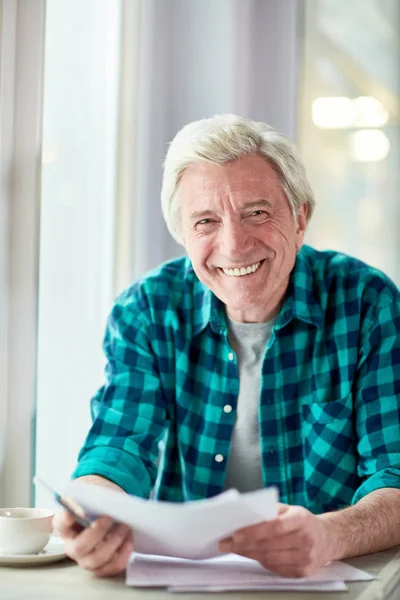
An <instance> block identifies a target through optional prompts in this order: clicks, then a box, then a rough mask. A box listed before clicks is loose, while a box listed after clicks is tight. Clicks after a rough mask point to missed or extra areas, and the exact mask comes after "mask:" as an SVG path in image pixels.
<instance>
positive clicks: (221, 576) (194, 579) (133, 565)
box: [126, 553, 374, 589]
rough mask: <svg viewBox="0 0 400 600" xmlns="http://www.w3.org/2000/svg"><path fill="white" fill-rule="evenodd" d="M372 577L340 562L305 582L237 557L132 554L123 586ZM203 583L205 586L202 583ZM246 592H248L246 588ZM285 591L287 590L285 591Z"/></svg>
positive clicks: (284, 582)
mask: <svg viewBox="0 0 400 600" xmlns="http://www.w3.org/2000/svg"><path fill="white" fill-rule="evenodd" d="M371 579H374V577H373V576H372V575H370V574H369V573H366V572H365V571H361V570H360V569H356V568H355V567H352V566H350V565H347V564H345V563H342V562H338V561H335V562H332V563H330V564H328V565H326V566H324V567H321V568H320V569H319V570H318V571H317V572H316V573H315V574H314V575H312V576H311V577H305V578H287V577H280V576H279V575H277V574H275V573H273V572H272V571H269V570H267V569H265V568H264V567H262V566H261V565H260V564H259V563H258V562H257V561H255V560H252V559H250V558H244V557H242V556H238V555H237V554H223V555H220V556H219V557H217V558H212V559H208V560H185V559H180V558H173V557H166V556H151V555H141V554H137V553H135V554H134V555H133V558H132V560H131V561H130V563H129V564H128V567H127V573H126V583H127V584H128V585H133V586H135V587H167V588H171V587H174V588H175V587H185V588H189V587H190V588H193V587H203V588H204V587H206V588H208V587H219V588H222V587H223V588H224V589H227V587H229V589H233V588H235V589H236V588H237V589H240V588H243V586H248V585H252V586H265V585H271V586H277V587H279V586H281V585H285V586H288V585H294V586H299V585H301V584H303V583H304V584H315V585H317V584H319V583H332V582H333V583H334V582H337V581H339V582H340V581H344V580H345V581H370V580H371ZM205 582H206V583H205ZM246 589H248V588H247V587H246ZM285 589H286V588H285Z"/></svg>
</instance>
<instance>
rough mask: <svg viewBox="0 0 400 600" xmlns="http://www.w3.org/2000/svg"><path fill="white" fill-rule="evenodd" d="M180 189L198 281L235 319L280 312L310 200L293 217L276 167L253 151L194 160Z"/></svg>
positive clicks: (184, 227)
mask: <svg viewBox="0 0 400 600" xmlns="http://www.w3.org/2000/svg"><path fill="white" fill-rule="evenodd" d="M178 194H179V201H180V210H181V226H182V236H183V241H184V246H185V249H186V252H187V253H188V256H189V258H190V259H191V261H192V265H193V269H194V271H195V272H196V275H197V276H198V278H199V279H200V281H202V282H203V283H204V284H205V285H206V286H207V287H209V288H210V289H211V290H212V291H213V292H214V294H215V295H216V296H217V297H218V298H219V299H220V300H221V301H222V302H223V303H224V304H226V306H227V312H228V314H229V316H230V317H231V318H233V319H234V320H235V321H242V322H262V321H266V320H268V319H269V318H271V317H273V316H274V315H275V314H277V312H279V309H280V306H281V304H282V301H283V298H284V295H285V292H286V289H287V285H288V282H289V275H290V272H291V270H292V269H293V266H294V263H295V259H296V250H297V249H299V248H300V247H301V245H302V243H303V237H304V230H305V226H306V214H307V206H306V204H303V205H302V206H301V208H300V210H299V214H298V217H297V219H296V220H294V219H293V215H292V212H291V209H290V205H289V202H288V200H287V198H286V196H285V193H284V192H283V190H282V187H281V184H280V182H279V179H278V176H277V174H276V173H275V171H274V170H273V168H272V167H271V165H270V164H269V163H268V162H267V161H266V160H264V159H262V158H261V157H260V156H254V155H252V156H246V157H245V158H243V159H241V160H238V161H235V162H230V163H227V164H226V165H223V166H220V165H215V164H211V163H195V164H193V165H191V166H190V167H189V168H188V169H187V170H186V171H185V173H184V174H183V176H182V179H181V181H180V184H179V190H178Z"/></svg>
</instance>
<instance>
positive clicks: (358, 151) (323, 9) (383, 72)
mask: <svg viewBox="0 0 400 600" xmlns="http://www.w3.org/2000/svg"><path fill="white" fill-rule="evenodd" d="M399 23H400V3H399V2H398V1H397V0H369V1H368V2H365V1H363V0H353V1H352V2H348V1H347V0H307V1H306V2H305V31H304V40H305V42H304V43H305V48H304V64H303V69H302V73H303V75H302V86H301V114H300V131H299V133H300V140H299V141H300V148H301V153H302V156H303V159H304V161H305V163H306V167H307V171H308V175H309V178H310V181H311V184H312V186H313V188H314V191H315V193H316V199H317V207H316V211H315V215H314V216H313V218H312V221H311V223H310V229H309V231H308V234H307V240H308V242H309V243H310V244H311V245H314V246H315V247H317V248H318V249H325V248H333V249H336V250H340V251H343V252H346V253H348V254H351V255H354V256H357V257H358V258H360V259H362V260H364V261H366V262H367V263H369V264H371V265H373V266H375V267H377V268H379V269H382V270H383V271H385V272H386V273H387V274H388V275H389V276H390V277H392V279H394V280H395V281H396V282H397V283H398V284H399V283H400V265H399V261H398V256H399V253H400V227H399V225H400V205H399V202H398V189H399V169H398V165H399V164H400V122H399V120H400V64H399V61H400V36H399V29H400V25H399Z"/></svg>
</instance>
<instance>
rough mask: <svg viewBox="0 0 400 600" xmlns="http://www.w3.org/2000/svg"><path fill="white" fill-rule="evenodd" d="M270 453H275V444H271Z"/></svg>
mask: <svg viewBox="0 0 400 600" xmlns="http://www.w3.org/2000/svg"><path fill="white" fill-rule="evenodd" d="M269 453H270V454H275V448H274V447H273V446H271V448H270V449H269Z"/></svg>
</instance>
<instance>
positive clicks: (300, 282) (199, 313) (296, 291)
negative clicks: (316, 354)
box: [186, 246, 323, 335]
mask: <svg viewBox="0 0 400 600" xmlns="http://www.w3.org/2000/svg"><path fill="white" fill-rule="evenodd" d="M310 252H312V249H311V248H310V247H309V246H303V247H302V249H301V251H300V252H299V254H298V255H297V257H296V262H295V265H294V268H293V270H292V273H291V275H290V280H289V286H288V289H287V292H286V297H285V300H284V302H283V306H282V309H281V311H280V313H279V315H278V317H277V319H276V322H275V328H276V329H281V328H282V327H284V326H285V325H287V324H288V323H289V322H290V321H291V320H292V319H293V318H297V319H299V320H300V321H305V322H306V323H310V324H311V325H315V326H316V327H318V328H320V327H322V324H323V314H322V310H321V307H320V305H319V303H318V302H317V300H316V299H315V296H314V294H313V273H312V270H311V266H310V263H309V261H310ZM189 273H191V275H192V276H194V278H195V279H194V287H193V290H194V314H193V333H194V335H197V334H198V333H200V332H201V331H202V330H203V329H205V327H206V326H207V325H208V324H210V326H211V329H212V330H213V331H214V332H215V333H227V331H228V326H227V322H226V318H225V309H224V305H223V303H222V302H221V300H219V299H218V298H217V297H216V296H215V295H214V294H213V292H212V291H211V290H210V289H209V288H207V287H206V286H205V285H204V284H203V283H202V282H201V281H200V280H199V279H198V278H197V276H196V274H195V273H194V271H193V267H192V264H191V262H190V259H189V258H187V266H186V275H188V274H189Z"/></svg>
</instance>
